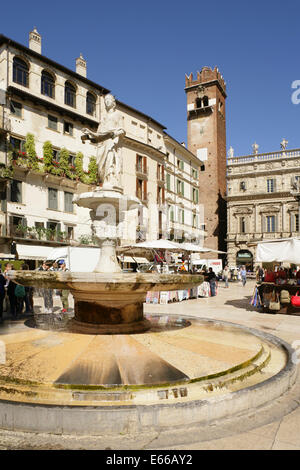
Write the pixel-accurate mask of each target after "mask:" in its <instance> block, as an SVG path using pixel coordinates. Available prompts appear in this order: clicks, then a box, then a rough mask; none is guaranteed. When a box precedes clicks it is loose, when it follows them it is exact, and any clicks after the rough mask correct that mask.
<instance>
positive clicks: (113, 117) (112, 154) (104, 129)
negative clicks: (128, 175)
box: [81, 94, 125, 187]
mask: <svg viewBox="0 0 300 470" xmlns="http://www.w3.org/2000/svg"><path fill="white" fill-rule="evenodd" d="M104 104H105V109H106V115H105V116H104V118H103V120H102V121H101V122H100V124H99V127H98V130H97V132H96V133H93V132H91V131H90V130H89V129H87V128H85V129H83V130H82V132H83V136H82V137H81V139H82V141H85V140H87V139H89V140H91V142H93V143H97V144H98V147H97V165H98V177H99V180H100V181H101V182H102V183H103V187H114V186H117V187H120V186H121V173H122V155H121V150H122V149H121V145H120V143H121V138H122V136H123V135H124V134H125V130H124V129H123V118H122V116H121V114H120V113H119V111H117V109H116V100H115V98H114V96H113V95H111V94H107V95H105V98H104Z"/></svg>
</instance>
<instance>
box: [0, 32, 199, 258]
mask: <svg viewBox="0 0 300 470" xmlns="http://www.w3.org/2000/svg"><path fill="white" fill-rule="evenodd" d="M109 91H110V90H108V89H106V88H104V87H103V86H101V85H99V84H98V83H95V82H92V81H90V80H89V79H88V78H87V64H86V62H85V60H84V58H83V57H82V55H81V54H80V56H79V57H78V58H77V59H76V61H75V70H74V71H73V70H70V69H67V68H66V67H64V66H63V65H61V64H58V63H56V62H54V61H53V60H50V59H48V58H47V57H45V56H43V55H42V38H41V36H40V34H39V33H38V32H37V31H36V30H34V31H32V32H30V34H29V47H26V46H23V45H21V44H19V43H16V42H15V41H13V40H11V39H9V38H6V37H4V36H0V106H1V108H0V176H1V178H0V195H1V211H0V235H1V249H0V252H2V254H3V255H5V254H6V255H8V254H9V253H10V251H11V246H12V243H15V244H16V246H17V253H18V256H19V258H25V257H26V258H27V259H29V258H30V259H33V260H34V259H43V258H44V257H45V255H46V253H47V251H49V247H50V246H58V245H62V244H65V245H66V244H69V243H74V244H75V243H85V244H91V243H93V227H92V224H91V221H90V216H89V210H88V209H85V208H81V207H78V206H76V205H73V204H72V199H73V196H74V194H76V193H81V192H84V191H90V190H92V189H93V188H95V187H96V183H97V181H96V173H97V168H96V156H97V146H96V145H95V144H93V143H91V142H90V141H82V139H81V137H82V130H83V129H84V128H89V129H91V130H92V131H94V132H95V131H97V128H98V126H99V123H100V122H101V117H102V116H103V113H105V106H104V96H105V95H106V94H107V93H109ZM117 108H118V110H119V112H120V113H121V115H122V117H123V127H124V130H125V137H124V138H123V148H122V159H123V174H122V185H123V189H124V194H128V195H134V196H137V197H138V198H139V199H140V200H141V201H142V202H143V206H142V209H141V208H140V207H137V208H136V209H133V210H131V211H129V212H128V214H127V215H126V217H127V227H128V230H126V235H125V236H124V240H122V243H130V242H136V241H138V240H145V239H157V238H160V237H164V238H165V237H166V235H168V233H170V230H171V229H170V223H172V224H173V223H175V220H173V219H172V220H170V217H171V216H170V212H171V211H169V209H168V203H167V198H168V197H169V196H170V194H171V193H172V194H175V195H176V196H177V197H178V198H179V193H180V190H179V189H178V188H179V186H178V185H177V186H176V188H175V186H172V185H171V183H169V182H170V181H171V177H169V176H168V175H169V174H172V175H174V171H173V170H172V171H171V173H170V172H168V171H167V165H170V164H171V161H172V162H173V160H174V159H175V153H174V152H175V151H174V149H175V148H176V158H177V156H178V158H180V159H181V161H183V162H184V163H183V165H184V167H183V168H182V169H181V167H180V168H179V167H177V169H176V172H177V175H178V173H180V172H181V171H182V175H181V176H182V177H181V180H182V181H183V182H184V190H185V193H184V194H180V200H179V199H176V201H175V202H174V207H175V208H176V209H175V212H174V211H173V213H176V217H178V218H180V220H181V223H180V226H181V229H182V230H181V232H182V233H183V235H182V234H178V233H177V232H176V234H175V238H179V239H187V240H189V239H195V240H196V239H197V240H200V239H201V237H202V235H203V227H202V226H201V221H200V217H199V218H196V217H194V216H192V215H191V214H192V213H193V211H194V213H195V212H196V211H195V208H194V205H195V201H196V200H197V201H199V193H198V194H197V196H196V193H195V191H193V190H192V189H191V188H192V187H193V188H194V189H196V188H197V189H198V187H199V181H198V178H199V174H200V167H201V165H202V162H201V160H200V159H199V158H198V157H197V156H195V155H193V154H192V153H191V152H189V151H188V150H187V149H186V148H185V147H184V146H183V145H181V144H179V143H178V142H177V141H176V140H175V139H172V138H171V137H170V136H168V135H167V134H166V132H165V127H164V126H163V125H162V124H160V123H159V122H157V121H156V120H154V119H153V118H151V117H150V116H148V115H146V114H144V113H142V112H140V111H138V110H136V109H134V108H132V107H130V106H129V105H127V104H125V103H122V102H120V101H117ZM192 175H194V177H193V176H192ZM195 175H197V177H195ZM189 178H190V179H189ZM196 180H197V181H196ZM172 184H173V183H172ZM167 185H169V186H168V187H167ZM196 198H197V199H196ZM180 204H181V206H182V205H183V206H184V215H177V212H176V211H177V207H179V205H180ZM181 206H180V207H181ZM178 210H179V209H178ZM172 229H173V230H174V227H172Z"/></svg>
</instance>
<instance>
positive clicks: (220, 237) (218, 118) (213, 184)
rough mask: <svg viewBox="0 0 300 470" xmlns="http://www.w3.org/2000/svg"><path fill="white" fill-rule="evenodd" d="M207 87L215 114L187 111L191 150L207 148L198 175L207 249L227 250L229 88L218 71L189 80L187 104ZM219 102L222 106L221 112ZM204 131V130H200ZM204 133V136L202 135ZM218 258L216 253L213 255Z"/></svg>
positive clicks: (198, 75)
mask: <svg viewBox="0 0 300 470" xmlns="http://www.w3.org/2000/svg"><path fill="white" fill-rule="evenodd" d="M200 84H204V87H205V95H206V96H208V98H209V99H215V100H216V103H215V105H213V107H212V109H213V111H210V110H207V111H202V112H201V111H200V112H195V111H193V112H190V113H189V112H188V132H187V143H188V149H189V150H190V151H191V152H193V153H194V154H195V155H197V149H198V148H205V147H206V148H207V161H205V162H204V165H205V171H201V172H200V175H199V182H200V197H199V199H200V203H202V204H203V205H204V218H205V220H204V223H205V225H206V231H207V234H208V235H207V238H206V239H205V246H207V247H209V248H213V249H221V250H222V251H223V250H225V247H226V245H225V242H224V240H225V238H226V205H225V202H224V199H223V197H224V196H225V194H226V120H225V119H226V116H225V99H226V85H225V82H224V80H223V78H222V76H221V74H220V73H219V71H218V70H217V68H215V69H214V70H212V69H209V68H207V67H204V68H203V69H202V71H201V72H198V73H197V79H196V80H193V76H192V74H191V75H190V76H189V77H186V94H187V104H191V103H195V101H196V98H197V87H198V85H200ZM219 102H221V103H222V107H221V111H219ZM201 128H203V129H202V130H201ZM201 132H203V133H201ZM211 257H212V258H214V257H216V255H215V254H212V255H211Z"/></svg>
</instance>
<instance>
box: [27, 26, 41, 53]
mask: <svg viewBox="0 0 300 470" xmlns="http://www.w3.org/2000/svg"><path fill="white" fill-rule="evenodd" d="M29 49H32V50H33V51H35V52H38V53H39V54H41V53H42V36H41V35H40V34H39V33H38V31H37V29H36V27H34V28H33V31H30V33H29Z"/></svg>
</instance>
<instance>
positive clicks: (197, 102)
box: [196, 98, 202, 108]
mask: <svg viewBox="0 0 300 470" xmlns="http://www.w3.org/2000/svg"><path fill="white" fill-rule="evenodd" d="M201 107H202V99H201V98H197V99H196V108H201Z"/></svg>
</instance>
